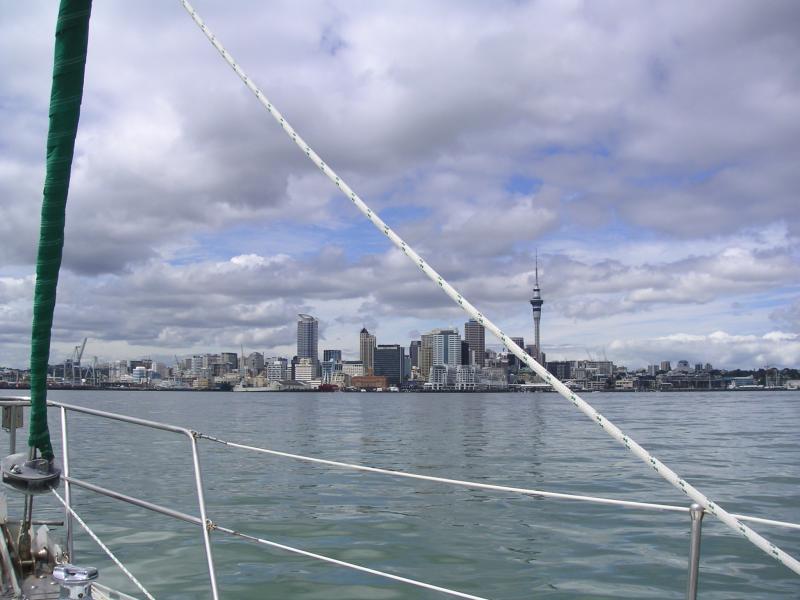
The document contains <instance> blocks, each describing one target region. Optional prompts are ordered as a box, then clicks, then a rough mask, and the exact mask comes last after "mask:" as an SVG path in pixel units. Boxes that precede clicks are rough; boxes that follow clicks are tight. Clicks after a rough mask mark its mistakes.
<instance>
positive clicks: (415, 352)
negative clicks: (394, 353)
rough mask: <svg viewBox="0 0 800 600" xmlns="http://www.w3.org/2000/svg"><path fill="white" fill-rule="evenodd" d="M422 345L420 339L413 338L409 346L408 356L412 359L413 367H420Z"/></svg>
mask: <svg viewBox="0 0 800 600" xmlns="http://www.w3.org/2000/svg"><path fill="white" fill-rule="evenodd" d="M421 346H422V342H421V341H420V340H412V342H411V344H410V345H409V346H408V357H409V358H410V359H411V366H412V367H419V349H420V347H421Z"/></svg>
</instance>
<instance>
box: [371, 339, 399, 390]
mask: <svg viewBox="0 0 800 600" xmlns="http://www.w3.org/2000/svg"><path fill="white" fill-rule="evenodd" d="M403 354H404V349H403V347H402V346H400V345H398V344H378V346H377V347H376V348H375V350H374V353H373V358H374V363H373V372H374V374H375V375H383V376H384V377H386V380H387V381H388V383H389V385H394V386H400V383H401V382H402V381H403Z"/></svg>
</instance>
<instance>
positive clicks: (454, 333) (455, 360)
mask: <svg viewBox="0 0 800 600" xmlns="http://www.w3.org/2000/svg"><path fill="white" fill-rule="evenodd" d="M428 335H429V336H430V340H431V351H432V352H431V354H432V357H431V361H432V364H434V365H450V366H451V367H455V366H456V365H460V364H461V336H460V335H459V333H458V330H456V329H434V330H433V331H431V332H430V333H429V334H428ZM423 345H424V338H423Z"/></svg>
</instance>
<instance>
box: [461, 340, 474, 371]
mask: <svg viewBox="0 0 800 600" xmlns="http://www.w3.org/2000/svg"><path fill="white" fill-rule="evenodd" d="M470 354H472V351H471V350H470V349H469V344H468V343H467V342H466V341H465V340H461V364H462V365H471V364H473V363H474V360H472V357H471V356H470Z"/></svg>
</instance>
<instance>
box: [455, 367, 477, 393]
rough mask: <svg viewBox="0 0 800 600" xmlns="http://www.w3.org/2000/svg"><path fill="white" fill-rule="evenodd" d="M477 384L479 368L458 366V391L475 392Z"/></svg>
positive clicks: (456, 382) (456, 386) (456, 385)
mask: <svg viewBox="0 0 800 600" xmlns="http://www.w3.org/2000/svg"><path fill="white" fill-rule="evenodd" d="M476 383H477V368H476V367H475V365H458V366H457V367H456V380H455V388H456V389H457V390H468V391H473V390H474V389H475V385H476Z"/></svg>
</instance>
